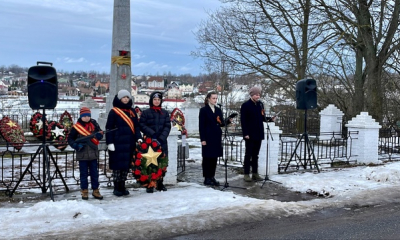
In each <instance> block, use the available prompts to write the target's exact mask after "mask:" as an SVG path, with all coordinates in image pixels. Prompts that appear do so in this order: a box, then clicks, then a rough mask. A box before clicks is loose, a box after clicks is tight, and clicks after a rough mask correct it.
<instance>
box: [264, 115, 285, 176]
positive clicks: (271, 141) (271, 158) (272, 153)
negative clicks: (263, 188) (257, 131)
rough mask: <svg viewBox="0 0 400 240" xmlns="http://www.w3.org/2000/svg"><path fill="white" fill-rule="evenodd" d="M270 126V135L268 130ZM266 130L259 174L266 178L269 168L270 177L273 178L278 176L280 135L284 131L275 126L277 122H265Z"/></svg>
mask: <svg viewBox="0 0 400 240" xmlns="http://www.w3.org/2000/svg"><path fill="white" fill-rule="evenodd" d="M268 126H269V129H270V133H269V132H268V129H267V127H268ZM264 128H265V130H264V140H263V141H262V143H261V148H260V154H259V159H258V173H259V174H261V175H263V176H264V175H265V174H266V173H267V171H266V168H267V167H268V176H272V175H276V174H278V154H279V145H280V140H279V135H280V134H281V133H282V130H280V129H279V127H278V126H276V125H275V122H268V123H265V122H264ZM267 147H268V148H267ZM267 160H268V163H267Z"/></svg>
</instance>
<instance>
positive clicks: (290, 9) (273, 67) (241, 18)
mask: <svg viewBox="0 0 400 240" xmlns="http://www.w3.org/2000/svg"><path fill="white" fill-rule="evenodd" d="M224 2H226V3H227V4H226V7H223V8H221V9H220V10H219V11H216V12H214V13H210V14H209V19H208V20H207V21H205V22H202V23H201V24H200V27H199V30H198V32H196V33H195V35H196V37H197V40H198V42H199V44H200V46H199V47H198V49H197V50H196V51H195V52H193V53H192V54H193V55H194V56H196V57H201V58H205V59H209V60H211V61H215V62H221V61H222V60H224V61H225V62H230V63H231V64H232V66H234V70H235V71H236V72H238V73H257V74H261V75H262V76H263V77H264V78H267V79H270V80H272V81H274V82H275V83H276V84H277V85H278V86H280V87H281V88H282V89H285V90H286V91H288V92H289V93H290V96H291V97H292V98H293V99H294V98H295V91H294V90H295V89H294V86H295V83H296V81H297V80H299V79H303V78H305V77H310V76H311V75H312V74H313V73H312V71H313V69H312V68H310V63H311V62H312V61H314V60H315V59H318V58H319V55H320V54H321V52H323V49H322V48H321V46H322V45H321V44H322V43H324V42H326V41H328V40H329V39H331V38H333V37H334V34H336V33H334V32H333V31H331V33H332V34H330V33H329V32H327V31H325V32H324V30H325V29H324V25H322V24H320V17H319V14H317V13H315V12H314V10H313V6H312V4H311V2H312V1H311V0H299V1H292V0H281V1H275V0H225V1H224Z"/></svg>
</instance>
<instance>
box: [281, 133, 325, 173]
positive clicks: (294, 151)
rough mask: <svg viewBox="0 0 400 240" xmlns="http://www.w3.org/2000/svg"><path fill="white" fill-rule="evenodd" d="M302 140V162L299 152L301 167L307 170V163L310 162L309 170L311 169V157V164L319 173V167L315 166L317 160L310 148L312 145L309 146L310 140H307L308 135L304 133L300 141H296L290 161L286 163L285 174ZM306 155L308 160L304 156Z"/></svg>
mask: <svg viewBox="0 0 400 240" xmlns="http://www.w3.org/2000/svg"><path fill="white" fill-rule="evenodd" d="M303 138H304V162H301V152H300V163H301V165H302V166H303V168H304V169H307V162H310V168H312V163H311V156H312V158H313V162H314V165H315V167H316V168H317V170H318V172H320V171H319V167H318V164H317V160H316V158H315V155H314V147H313V146H312V144H310V139H309V138H308V133H307V132H305V133H303V134H302V135H301V137H300V139H299V140H298V141H297V143H296V147H295V148H294V150H293V152H292V155H291V156H290V160H289V161H288V163H287V164H286V167H285V172H286V170H287V169H288V168H289V165H290V162H291V161H292V160H293V157H294V155H295V154H296V151H297V148H298V147H299V146H300V145H301V142H302V141H301V140H302V139H303ZM307 153H308V159H307V156H306V154H307Z"/></svg>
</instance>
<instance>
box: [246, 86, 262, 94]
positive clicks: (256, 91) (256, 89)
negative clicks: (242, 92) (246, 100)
mask: <svg viewBox="0 0 400 240" xmlns="http://www.w3.org/2000/svg"><path fill="white" fill-rule="evenodd" d="M249 94H250V96H253V95H255V94H261V88H259V87H252V88H250V91H249Z"/></svg>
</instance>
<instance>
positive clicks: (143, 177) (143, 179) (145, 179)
mask: <svg viewBox="0 0 400 240" xmlns="http://www.w3.org/2000/svg"><path fill="white" fill-rule="evenodd" d="M147 179H149V176H147V175H142V176H140V179H139V181H141V182H145V181H147Z"/></svg>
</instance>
